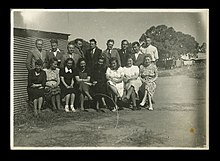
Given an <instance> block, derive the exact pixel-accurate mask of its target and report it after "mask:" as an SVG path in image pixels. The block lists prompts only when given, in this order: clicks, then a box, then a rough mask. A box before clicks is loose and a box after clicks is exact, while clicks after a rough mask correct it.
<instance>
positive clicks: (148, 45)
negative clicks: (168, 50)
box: [140, 36, 159, 65]
mask: <svg viewBox="0 0 220 161" xmlns="http://www.w3.org/2000/svg"><path fill="white" fill-rule="evenodd" d="M151 42H152V41H151V38H150V37H149V36H147V38H146V44H145V43H144V44H143V46H142V47H141V48H140V50H141V51H142V53H144V55H146V54H150V55H151V56H152V62H154V64H155V65H156V62H157V61H158V59H159V56H158V51H157V48H156V47H155V46H153V45H151ZM145 45H146V47H145Z"/></svg>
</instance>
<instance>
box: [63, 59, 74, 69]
mask: <svg viewBox="0 0 220 161" xmlns="http://www.w3.org/2000/svg"><path fill="white" fill-rule="evenodd" d="M68 61H72V62H73V66H72V68H74V67H75V62H74V60H73V58H67V59H66V60H65V62H64V67H66V66H67V62H68Z"/></svg>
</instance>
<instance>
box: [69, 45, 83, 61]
mask: <svg viewBox="0 0 220 161" xmlns="http://www.w3.org/2000/svg"><path fill="white" fill-rule="evenodd" d="M72 56H73V60H74V63H75V65H77V63H78V60H79V58H85V55H84V52H83V51H82V50H81V49H78V48H77V47H75V48H74V50H73V55H72Z"/></svg>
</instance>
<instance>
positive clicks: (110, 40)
mask: <svg viewBox="0 0 220 161" xmlns="http://www.w3.org/2000/svg"><path fill="white" fill-rule="evenodd" d="M109 42H113V44H114V43H115V41H114V40H113V39H109V40H108V41H107V44H108V43H109Z"/></svg>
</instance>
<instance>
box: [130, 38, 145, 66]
mask: <svg viewBox="0 0 220 161" xmlns="http://www.w3.org/2000/svg"><path fill="white" fill-rule="evenodd" d="M132 48H133V50H134V53H133V54H132V55H131V57H132V59H133V61H134V65H136V66H140V65H141V64H142V63H143V60H144V54H143V53H142V52H141V51H140V44H139V42H137V41H135V42H133V43H132Z"/></svg>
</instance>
